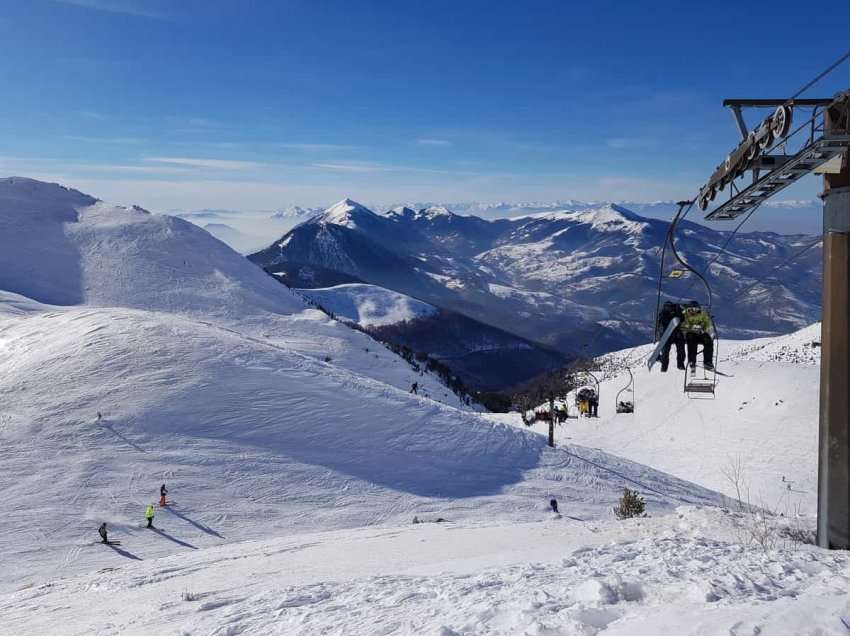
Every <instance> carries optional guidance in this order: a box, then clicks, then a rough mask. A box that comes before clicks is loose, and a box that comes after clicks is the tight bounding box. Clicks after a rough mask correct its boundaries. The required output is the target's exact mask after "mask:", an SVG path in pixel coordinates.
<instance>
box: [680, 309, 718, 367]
mask: <svg viewBox="0 0 850 636" xmlns="http://www.w3.org/2000/svg"><path fill="white" fill-rule="evenodd" d="M684 314H685V315H684V318H683V320H682V325H681V327H680V329H681V330H682V333H683V334H685V344H686V345H687V349H688V365H689V366H690V367H691V373H693V372H694V371H695V369H696V366H697V348H698V347H699V345H702V366H703V367H705V368H706V369H708V370H709V371H710V370H712V369H714V324H713V323H712V322H711V316H709V315H708V312H706V311H705V310H704V309H703V308H702V307H700V305H699V303H698V302H697V301H695V300H692V301H690V302H689V303H687V304H686V305H685V307H684Z"/></svg>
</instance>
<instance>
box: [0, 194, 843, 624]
mask: <svg viewBox="0 0 850 636" xmlns="http://www.w3.org/2000/svg"><path fill="white" fill-rule="evenodd" d="M765 350H766V349H765ZM622 355H627V356H633V355H634V356H637V355H638V353H637V352H635V351H632V352H623V354H622ZM724 367H725V369H724ZM729 367H731V368H729ZM786 367H787V373H786V371H785V369H786ZM721 368H722V369H724V370H728V371H729V372H730V373H733V374H736V375H737V374H739V373H740V377H741V378H742V380H740V381H737V382H736V380H737V378H736V379H730V380H724V382H723V383H722V384H721V386H720V388H719V390H718V399H717V400H716V401H714V402H707V401H703V402H698V403H697V402H689V401H687V399H686V398H685V397H684V396H683V395H682V394H681V387H680V386H679V384H678V380H677V377H676V376H675V375H672V374H668V375H667V376H660V375H658V374H657V373H655V374H654V375H653V376H652V377H651V378H644V379H643V380H642V379H641V377H639V379H638V412H639V414H638V415H636V416H635V417H634V418H633V419H632V420H630V421H620V418H622V417H626V416H617V417H616V418H615V417H613V416H612V417H605V418H603V419H602V420H600V421H598V422H597V421H590V422H584V421H582V422H581V423H577V422H576V421H575V420H570V421H569V423H568V424H565V425H564V426H563V427H561V429H559V437H560V439H559V446H558V448H555V449H549V448H548V447H546V445H545V438H544V437H543V436H541V435H539V434H538V433H537V432H535V431H529V430H524V429H521V428H518V427H516V426H515V424H516V422H513V421H510V422H506V423H502V422H494V421H492V419H489V418H487V417H484V416H481V415H479V414H477V413H475V412H473V411H471V410H469V409H468V408H466V407H465V406H464V405H463V404H462V403H461V402H460V401H459V400H458V399H457V398H455V397H454V396H453V395H452V394H451V393H450V392H447V390H446V389H445V387H443V386H442V385H441V384H439V383H438V382H437V381H436V380H435V379H434V378H432V377H430V376H427V375H426V376H419V375H416V374H413V373H412V370H411V368H410V367H409V366H408V365H407V364H406V363H405V362H404V361H402V360H401V359H399V358H398V357H396V356H394V355H392V354H391V353H389V352H388V351H386V350H385V349H383V348H380V347H378V346H377V344H376V343H375V342H374V341H373V340H371V339H369V338H368V337H366V336H365V335H364V334H361V333H359V332H356V331H352V330H351V329H349V328H347V327H346V326H344V325H343V324H341V323H339V322H337V321H333V320H329V319H328V318H327V317H326V316H325V315H324V314H322V313H321V312H319V311H317V310H314V309H310V308H308V307H306V306H305V304H304V303H303V302H302V300H301V299H300V298H299V297H297V296H296V295H294V294H292V293H290V292H289V291H288V290H287V289H286V288H285V287H284V286H282V285H280V284H279V283H278V282H276V281H274V280H272V279H271V278H270V277H268V276H267V275H266V274H265V273H263V272H262V271H261V270H260V269H259V268H257V267H255V266H253V265H251V264H250V263H248V262H247V261H246V260H245V259H243V258H241V257H240V256H239V255H238V254H236V253H235V252H233V251H232V250H230V249H229V248H227V247H226V246H225V245H224V244H222V243H221V242H219V241H217V240H216V239H214V238H212V237H211V236H210V235H209V234H208V233H206V232H204V231H203V230H201V229H199V228H196V227H195V226H192V225H190V224H189V223H187V222H184V221H181V220H179V219H173V218H170V217H160V216H156V215H149V214H147V213H145V212H144V211H142V210H139V209H134V208H129V209H128V208H119V207H113V206H108V205H106V204H104V203H102V202H99V201H96V200H94V199H92V198H91V197H87V196H85V195H82V194H80V193H77V192H74V191H70V190H65V189H63V188H61V187H59V186H55V185H51V184H44V183H39V182H35V181H31V180H26V179H18V178H14V179H7V180H0V405H2V411H0V491H2V492H3V494H4V508H3V516H2V518H3V523H2V524H0V555H2V565H3V568H2V570H0V616H2V620H0V633H2V634H15V635H18V634H22V633H32V634H94V633H96V634H151V633H173V634H217V635H224V634H439V635H441V636H450V635H454V634H596V633H599V632H604V633H621V634H686V633H701V634H715V633H717V634H719V633H724V634H725V633H737V634H741V633H750V634H755V633H761V634H765V633H820V634H844V633H846V629H847V628H846V625H848V624H850V603H849V602H848V601H847V598H848V597H847V591H848V589H850V582H848V576H850V568H848V565H850V563H848V560H847V558H846V556H845V555H843V554H835V553H827V552H824V551H820V550H817V549H815V548H812V547H810V546H803V545H798V544H795V543H793V542H791V541H788V540H785V539H782V540H779V541H777V542H776V545H775V546H774V545H771V546H770V547H769V548H768V549H762V547H760V546H758V545H753V544H752V542H751V541H749V540H746V539H747V537H748V532H749V531H748V528H750V527H751V524H752V523H753V519H754V517H753V516H752V515H747V514H742V513H740V512H734V511H733V510H734V509H729V508H727V509H723V508H720V507H718V506H720V505H723V504H729V503H730V502H729V500H728V498H726V497H723V496H722V495H720V494H718V493H717V492H715V489H716V490H722V491H725V492H727V493H728V492H729V488H728V487H726V486H724V484H723V483H722V480H720V479H716V474H715V472H714V471H715V469H716V468H717V464H718V463H719V461H720V460H721V459H726V456H727V455H728V454H729V450H730V449H731V448H734V449H735V450H736V451H738V452H739V453H740V454H742V455H743V456H744V457H745V458H747V460H748V463H747V464H746V466H747V468H748V469H749V468H752V469H753V470H752V471H751V474H752V480H753V483H757V484H773V481H771V480H772V477H770V475H773V474H774V473H775V472H776V471H777V470H778V467H779V466H780V465H783V466H784V464H783V462H784V463H787V464H793V466H791V467H789V468H788V470H787V472H785V473H783V474H784V475H785V476H786V477H788V479H789V480H791V481H792V482H793V483H792V486H793V489H797V488H799V489H801V490H803V491H804V492H803V494H801V495H800V497H799V501H800V502H802V503H803V504H805V505H808V504H806V502H807V501H809V500H810V494H809V493H808V490H809V489H810V488H811V483H810V481H809V482H806V474H807V473H806V471H807V470H808V468H809V467H810V466H812V465H813V462H814V461H815V456H814V449H813V447H812V446H811V444H810V440H811V432H810V428H811V427H814V426H815V419H814V418H813V417H812V411H810V410H809V409H814V408H815V404H816V399H812V400H813V401H811V400H810V396H809V393H808V390H809V389H810V388H811V387H812V386H813V382H814V381H813V380H812V377H816V373H817V368H816V367H812V366H802V365H790V364H788V365H786V364H784V363H776V362H769V361H767V362H751V361H746V360H742V361H739V362H738V361H736V362H734V363H732V362H730V363H728V364H727V363H725V362H724V363H723V364H722V365H721ZM801 370H803V371H806V372H808V373H809V376H805V375H802V376H801V375H800V374H799V373H798V372H799V371H801ZM745 371H746V372H747V376H746V380H745V381H744V380H743V376H744V372H745ZM783 374H784V375H783ZM759 375H760V376H761V378H760V379H757V378H758V376H759ZM810 376H812V377H810ZM414 380H415V381H418V382H419V383H420V395H418V396H417V395H411V394H410V393H409V392H408V388H409V386H410V383H411V382H412V381H414ZM644 381H645V382H644ZM612 382H615V383H616V382H619V379H618V380H616V381H612ZM641 382H644V383H645V385H646V388H644V386H643V385H642V384H641ZM668 387H669V391H668V390H667V389H668ZM644 391H646V392H647V393H646V395H647V396H648V397H647V398H646V400H647V402H649V403H651V404H653V406H652V407H651V408H652V410H650V409H649V408H644V407H643V400H644V399H645V398H644V397H643V396H644V393H643V392H644ZM779 391H781V392H782V394H783V396H784V401H783V402H782V403H781V404H783V405H784V406H781V405H780V403H779V402H778V399H779V398H778V397H776V396H775V395H774V393H776V392H779ZM423 392H424V393H426V394H427V395H429V396H430V397H426V396H425V395H422V393H423ZM745 393H746V394H747V395H750V394H751V395H752V396H755V398H756V402H753V401H752V400H751V399H748V400H746V401H747V404H742V402H743V401H744V400H743V396H744V394H745ZM611 399H613V395H611V393H610V391H608V390H607V389H603V407H602V409H603V414H604V413H605V410H604V409H607V408H608V406H607V404H608V402H609V401H610V400H611ZM438 400H441V401H442V402H441V401H438ZM738 400H740V401H741V403H739V401H738ZM774 402H775V404H774ZM753 404H758V407H757V408H755V407H752V406H751V405H753ZM770 404H773V406H772V407H771V406H770ZM712 405H713V406H712ZM739 407H741V408H742V409H743V410H742V411H741V412H738V411H737V410H736V409H737V408H739ZM751 408H752V410H748V409H751ZM772 409H775V411H774V410H772ZM644 412H645V413H646V415H641V414H640V413H644ZM677 413H678V414H677ZM742 413H743V414H742ZM768 414H777V416H778V417H779V418H780V419H779V423H777V424H771V423H770V422H769V421H768V419H769V418H768V417H767V415H768ZM700 417H702V418H703V420H701V424H700V425H697V424H694V422H693V420H695V419H696V420H699V418H700ZM751 417H752V418H753V421H749V418H751ZM505 419H509V418H505ZM745 424H746V427H745ZM780 424H781V426H782V427H784V428H780ZM520 426H521V425H520ZM771 426H773V428H771ZM617 427H619V429H617ZM653 427H655V428H653ZM758 427H761V428H758ZM593 429H595V431H596V433H595V434H592V432H593ZM609 429H610V431H609ZM615 430H618V431H619V436H618V435H615V433H614V431H615ZM751 430H752V431H753V432H748V431H751ZM756 430H758V431H760V432H761V435H756V434H755V431H756ZM566 431H569V436H570V437H573V438H574V439H579V438H580V437H581V438H583V439H585V440H586V441H587V442H588V443H589V444H590V445H592V446H597V447H599V448H603V449H605V448H608V449H611V450H614V451H616V454H617V455H622V456H625V457H627V458H632V460H634V459H635V458H639V461H642V462H644V463H636V462H635V461H632V460H630V459H622V458H620V457H617V456H616V455H614V454H609V452H606V451H605V450H596V449H593V448H589V447H583V446H578V445H571V444H565V443H564V442H565V441H566V440H564V436H566V435H567V434H568V433H566ZM626 433H628V435H631V436H633V437H632V438H630V437H628V436H627V435H626ZM653 434H654V435H653ZM765 435H772V437H769V438H767V439H766V438H765ZM606 436H607V437H606ZM671 437H672V438H674V439H672V440H671V439H670V438H671ZM629 439H632V443H631V444H629V443H623V442H628V441H629ZM641 440H644V441H641ZM645 440H650V442H646V441H645ZM715 459H716V461H715ZM650 460H651V462H650ZM647 463H653V464H654V465H656V466H658V467H661V469H662V470H658V469H656V468H650V467H649V466H648V465H646V464H647ZM695 466H696V467H697V468H694V467H695ZM689 471H690V472H689ZM795 471H796V472H795ZM689 475H692V477H689ZM768 477H770V479H769V478H768ZM696 481H699V482H700V483H701V484H702V485H697V484H696V483H693V482H696ZM161 483H166V484H167V486H168V488H169V490H170V494H169V499H171V500H172V501H173V504H172V505H171V506H168V507H167V508H164V509H160V508H159V507H158V506H157V507H156V518H155V520H154V525H155V527H156V528H155V529H153V530H148V529H144V528H143V527H142V526H143V514H144V508H145V506H146V505H147V504H149V503H152V502H155V500H156V498H157V496H158V489H159V485H160V484H161ZM780 483H782V482H780ZM705 485H707V486H708V488H706V487H704V486H705ZM624 486H628V487H631V488H635V489H637V490H638V491H640V492H641V494H642V495H643V496H644V497H645V499H646V501H647V512H648V513H649V514H650V517H649V518H643V519H632V520H628V521H623V522H620V521H616V520H614V519H613V516H612V514H611V507H612V506H613V505H615V504H616V502H617V500H618V499H619V497H620V495H621V493H622V489H623V487H624ZM767 494H768V495H769V494H770V493H767ZM783 496H784V495H783ZM550 497H555V498H556V499H557V500H558V502H559V504H560V510H561V515H560V516H556V515H554V514H553V513H552V512H550V511H549V510H548V500H549V499H550ZM414 516H415V517H417V518H418V519H419V520H422V521H424V522H426V523H422V524H411V521H412V520H413V518H414ZM438 519H444V520H447V521H446V522H441V523H437V521H438ZM104 521H105V522H107V524H108V527H109V530H110V539H112V540H117V541H120V542H121V544H120V545H114V546H107V545H102V544H99V543H98V536H97V527H98V525H99V524H100V523H101V522H104ZM809 521H810V519H809V518H797V517H785V518H778V517H777V518H766V519H765V522H764V523H765V524H767V525H769V526H770V527H771V528H773V527H775V528H776V533H777V536H781V535H780V534H779V533H781V532H782V529H783V528H785V527H787V528H790V529H792V530H799V529H800V527H802V528H803V529H806V528H808V525H807V524H808V522H809ZM800 524H802V526H800Z"/></svg>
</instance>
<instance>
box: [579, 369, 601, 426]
mask: <svg viewBox="0 0 850 636" xmlns="http://www.w3.org/2000/svg"><path fill="white" fill-rule="evenodd" d="M582 373H583V374H584V382H582V383H581V384H580V385H578V387H579V388H578V389H577V390H576V399H575V402H576V406H577V407H579V413H582V410H583V409H582V403H584V404H585V406H586V407H587V406H589V405H588V402H589V401H590V400H591V399H595V401H596V404H597V406H598V405H599V398H600V395H599V378H597V377H596V376H595V375H593V373H591V372H590V371H586V370H585V371H582ZM584 413H585V415H587V416H588V417H589V416H590V411H589V410H585V411H584Z"/></svg>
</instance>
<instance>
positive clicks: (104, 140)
mask: <svg viewBox="0 0 850 636" xmlns="http://www.w3.org/2000/svg"><path fill="white" fill-rule="evenodd" d="M65 139H67V140H69V141H82V142H85V143H90V144H143V143H145V142H146V141H147V140H146V139H142V138H141V137H86V136H84V135H65Z"/></svg>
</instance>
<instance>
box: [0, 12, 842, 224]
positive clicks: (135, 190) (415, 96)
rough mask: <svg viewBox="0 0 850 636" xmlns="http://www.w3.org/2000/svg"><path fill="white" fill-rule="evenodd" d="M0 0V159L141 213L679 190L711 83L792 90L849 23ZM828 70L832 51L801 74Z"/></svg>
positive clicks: (722, 126)
mask: <svg viewBox="0 0 850 636" xmlns="http://www.w3.org/2000/svg"><path fill="white" fill-rule="evenodd" d="M0 7H2V11H0V81H2V85H3V87H4V91H3V94H2V95H3V97H2V99H0V173H3V174H25V175H31V176H36V177H43V178H53V179H59V180H62V181H63V182H65V183H68V184H70V185H74V186H76V187H80V188H83V189H85V190H87V191H89V192H91V193H92V194H95V195H97V196H101V197H103V198H108V199H110V200H113V201H116V202H121V203H138V204H141V205H144V206H146V207H149V208H151V209H157V210H163V209H170V208H190V207H227V208H245V209H257V208H269V209H270V208H275V207H279V206H282V205H288V204H301V205H321V204H326V203H330V202H333V201H334V200H337V199H339V198H342V197H343V196H351V197H353V198H356V199H358V200H364V201H368V202H373V203H390V202H396V201H408V200H419V201H421V200H442V201H464V200H481V201H498V200H512V201H516V200H538V201H539V200H551V199H564V198H576V199H594V200H597V199H605V200H642V201H646V200H654V199H668V198H673V199H678V198H685V197H689V196H693V194H694V193H695V191H696V190H697V188H698V187H699V185H700V184H701V183H702V182H703V181H704V180H705V178H706V177H707V176H708V174H709V173H710V172H711V171H712V169H713V167H714V166H715V165H716V164H717V163H719V162H720V161H721V160H722V158H723V157H724V156H725V154H726V153H727V152H728V150H729V149H730V148H731V147H732V146H733V145H734V144H735V143H737V138H736V135H737V133H736V132H735V129H734V127H733V125H732V119H731V117H730V115H729V113H728V112H727V111H726V110H725V109H723V108H722V107H721V104H720V102H721V100H722V99H723V98H724V97H730V96H751V97H782V96H786V95H788V94H789V93H791V92H792V91H794V90H795V89H796V88H798V87H799V86H800V85H802V84H803V83H805V82H806V81H807V80H808V79H809V78H810V77H812V76H813V75H814V74H816V73H817V72H818V71H819V70H821V69H822V68H823V67H825V66H826V65H827V64H829V63H830V62H831V61H832V60H833V59H835V58H836V57H837V56H838V55H839V54H840V53H842V52H843V49H844V48H846V43H847V42H848V38H847V32H846V29H847V24H848V23H850V20H848V19H850V4H848V3H835V2H831V3H829V4H827V3H825V2H824V3H820V2H810V3H807V4H806V7H805V9H802V8H801V5H800V4H799V3H795V4H791V3H783V2H781V1H780V2H777V1H773V2H764V3H757V2H750V3H740V2H712V3H701V2H700V3H698V2H669V3H666V2H649V3H637V2H568V1H560V2H556V1H550V2H544V1H536V0H529V1H528V2H516V1H510V2H501V1H498V0H490V1H486V2H484V1H481V2H479V1H477V0H464V1H458V0H454V1H443V0H433V1H429V2H414V1H410V2H389V1H385V2H377V1H372V2H370V1H366V0H363V1H359V0H355V1H348V2H342V1H340V2H321V1H318V0H307V1H297V2H291V1H286V0H280V1H276V2H272V1H269V2H259V1H257V2H242V1H240V0H182V1H181V2H170V1H166V0H162V1H159V0H150V1H145V0H65V1H54V0H29V1H28V2H17V1H15V0H0ZM736 27H737V28H736ZM847 86H850V65H847V66H845V67H843V68H842V69H840V72H838V73H837V74H835V75H833V76H832V77H831V78H830V79H829V81H827V82H826V83H824V84H823V85H822V87H821V89H820V90H819V91H815V92H816V93H817V94H819V95H820V94H827V95H828V94H832V93H833V92H835V91H836V90H838V89H839V88H845V87H847ZM812 94H814V92H813V93H812ZM817 190H818V183H817V181H816V180H814V179H810V180H809V181H807V182H806V183H805V184H803V185H802V186H800V187H797V188H795V189H794V191H791V192H789V193H788V194H787V195H786V196H787V197H789V198H814V196H815V194H816V192H817Z"/></svg>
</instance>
